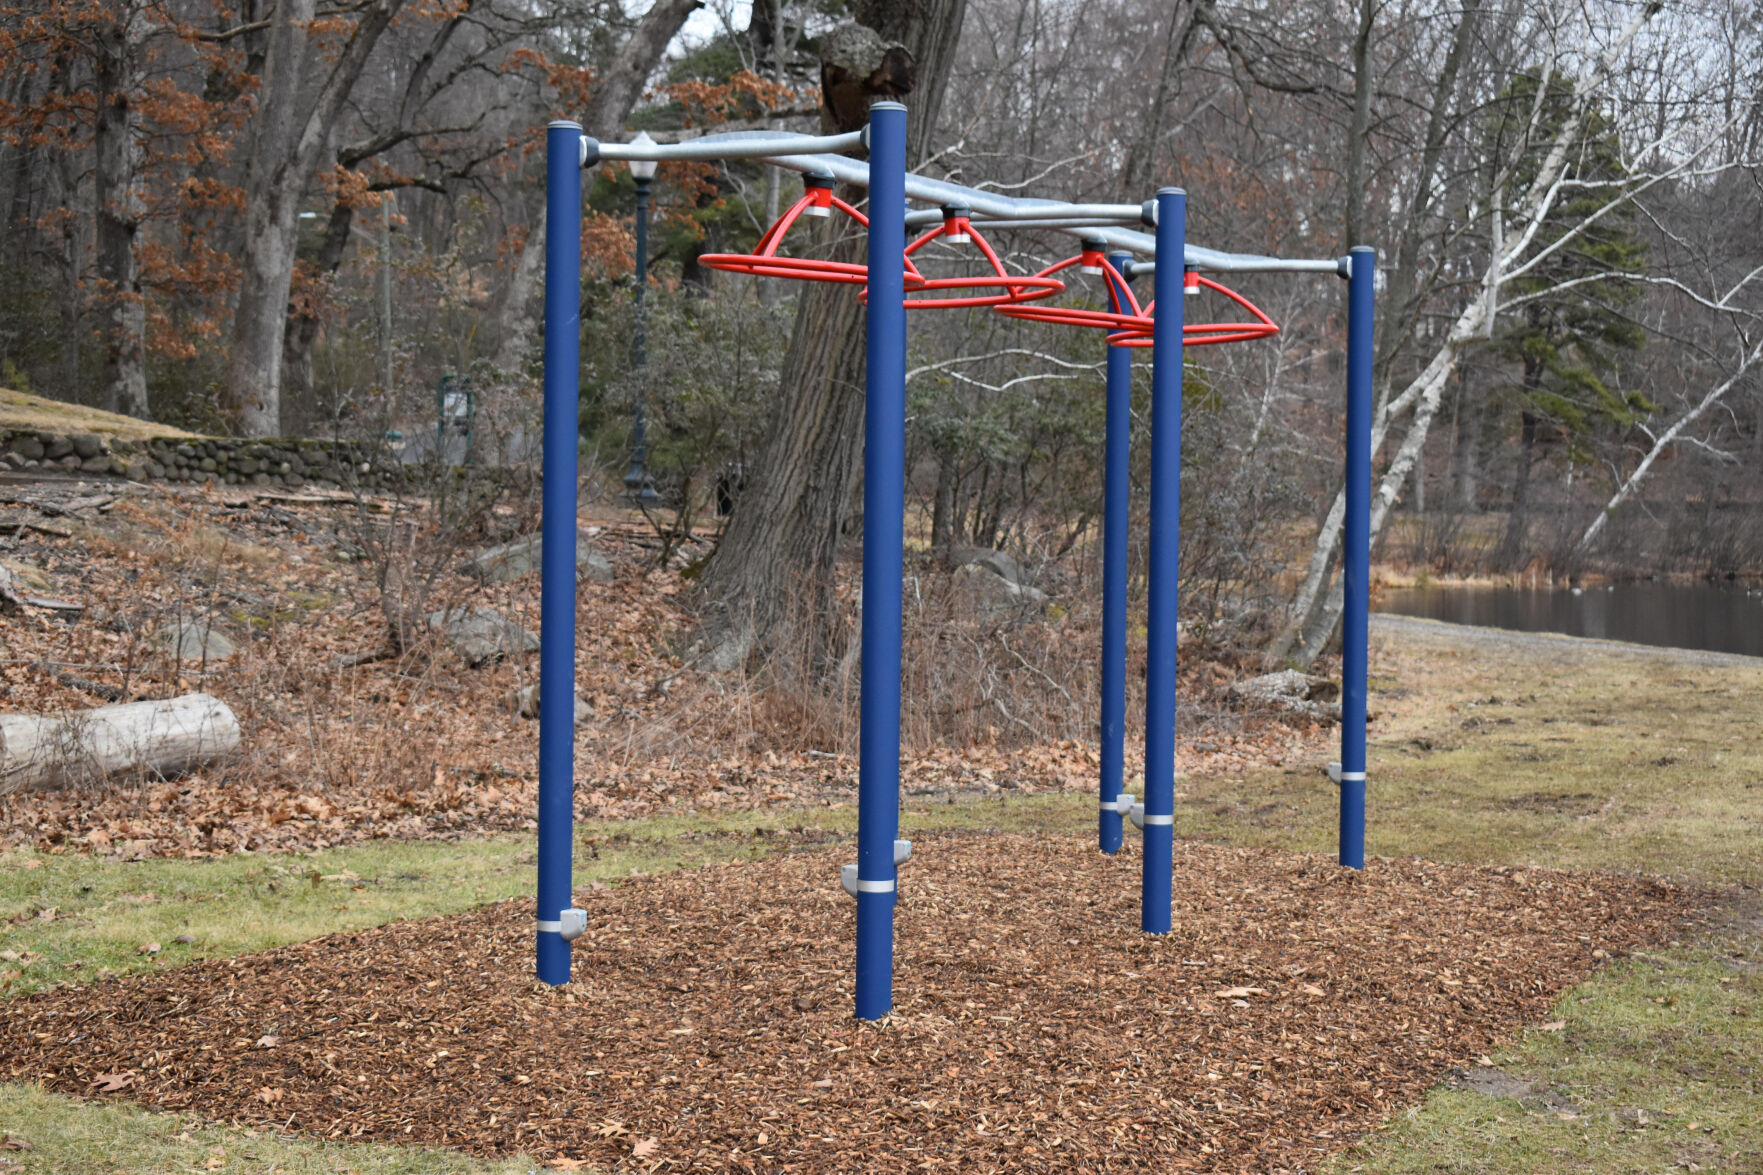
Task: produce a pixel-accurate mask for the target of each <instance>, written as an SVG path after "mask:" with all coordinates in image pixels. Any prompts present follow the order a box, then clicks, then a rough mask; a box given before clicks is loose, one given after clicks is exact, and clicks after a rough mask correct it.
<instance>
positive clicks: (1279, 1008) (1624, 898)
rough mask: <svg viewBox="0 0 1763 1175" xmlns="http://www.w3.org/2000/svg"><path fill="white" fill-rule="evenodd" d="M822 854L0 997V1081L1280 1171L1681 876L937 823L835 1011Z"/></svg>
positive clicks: (844, 908)
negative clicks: (583, 919) (565, 916)
mask: <svg viewBox="0 0 1763 1175" xmlns="http://www.w3.org/2000/svg"><path fill="white" fill-rule="evenodd" d="M847 852H848V850H841V851H838V852H831V853H829V852H828V851H826V850H816V851H812V852H803V853H798V854H786V855H780V856H777V857H772V858H769V859H767V860H765V861H761V862H758V863H749V864H744V865H728V866H720V867H716V868H711V869H705V870H700V871H695V872H687V873H674V874H667V875H661V876H654V877H643V878H636V879H633V880H631V881H629V882H627V883H625V884H622V885H620V886H618V887H616V888H614V889H612V890H610V891H606V892H595V893H592V894H588V895H585V899H586V900H585V903H584V904H585V905H586V906H587V907H588V909H589V912H590V918H591V922H592V929H591V930H590V933H589V935H588V936H587V937H586V938H584V939H582V940H580V941H579V942H577V943H576V945H575V975H576V982H574V983H572V984H571V985H569V986H568V987H567V988H562V989H557V990H550V989H546V988H543V987H540V986H539V985H537V984H536V983H534V982H533V979H532V965H531V961H530V950H531V946H530V943H531V938H530V935H531V926H532V922H531V918H532V914H531V908H530V906H529V905H528V904H526V903H524V902H522V903H504V904H500V905H496V906H491V907H486V908H484V909H482V910H479V911H476V912H473V913H471V914H468V915H464V916H459V917H452V918H435V919H428V920H424V921H418V922H404V923H398V924H394V925H390V926H385V927H381V928H379V929H376V930H372V931H367V932H362V933H356V934H346V935H336V936H332V937H329V938H324V939H319V940H315V941H312V942H308V943H304V944H301V945H299V946H294V947H288V948H285V949H281V950H277V951H271V952H268V953H265V954H261V955H255V956H251V957H247V958H240V959H232V960H217V961H209V962H202V963H198V964H195V965H193V966H190V967H186V968H183V969H180V970H177V971H170V972H162V973H154V974H147V975H139V976H134V977H129V978H124V979H113V980H108V981H105V982H102V983H100V984H97V985H95V986H89V987H72V986H70V987H66V988H62V989H60V990H57V991H52V992H47V993H40V994H38V995H35V996H30V997H26V998H23V999H20V1000H17V1001H15V1002H12V1003H9V1004H8V1005H7V1006H6V1015H5V1016H4V1018H3V1019H0V1073H5V1074H6V1075H8V1076H9V1077H10V1078H11V1079H13V1080H31V1081H39V1082H42V1083H43V1084H44V1085H47V1086H49V1087H51V1088H53V1089H58V1090H63V1091H68V1092H73V1093H82V1094H87V1095H90V1096H97V1097H120V1098H125V1099H134V1100H138V1101H140V1102H142V1103H145V1104H147V1105H150V1106H154V1107H161V1108H165V1109H174V1110H180V1111H190V1112H196V1113H199V1114H203V1115H207V1116H209V1117H212V1118H216V1119H226V1120H231V1121H236V1122H243V1123H252V1124H255V1125H258V1126H267V1127H274V1128H278V1129H282V1130H287V1131H300V1132H306V1133H310V1134H316V1135H324V1136H328V1137H333V1138H364V1139H378V1140H386V1141H407V1142H412V1143H423V1144H430V1145H440V1146H447V1147H455V1148H459V1149H462V1150H467V1151H472V1152H476V1153H479V1154H486V1155H494V1154H507V1153H512V1152H517V1151H524V1152H527V1153H529V1154H532V1155H534V1156H536V1157H539V1158H541V1159H544V1160H547V1161H548V1162H549V1163H551V1164H552V1165H554V1166H560V1167H562V1168H564V1169H574V1165H575V1164H576V1163H580V1162H585V1163H586V1164H588V1165H589V1166H590V1167H592V1168H618V1169H623V1170H643V1171H651V1170H701V1171H766V1172H773V1171H780V1172H781V1171H788V1172H811V1171H824V1172H851V1171H866V1170H867V1171H907V1170H930V1171H935V1170H949V1171H957V1170H959V1171H1045V1170H1059V1171H1140V1170H1156V1171H1187V1170H1203V1171H1256V1172H1280V1171H1285V1172H1297V1171H1310V1170H1314V1169H1315V1167H1316V1165H1317V1162H1318V1160H1319V1159H1320V1158H1321V1157H1322V1156H1324V1155H1325V1154H1327V1153H1329V1152H1332V1151H1335V1150H1338V1149H1340V1148H1341V1147H1343V1146H1344V1145H1346V1144H1347V1143H1349V1142H1350V1141H1352V1140H1353V1139H1354V1138H1355V1137H1357V1136H1359V1135H1360V1134H1362V1133H1363V1132H1365V1131H1366V1130H1367V1129H1369V1128H1371V1127H1373V1126H1374V1125H1376V1124H1377V1123H1378V1122H1380V1121H1381V1120H1383V1119H1384V1118H1385V1117H1387V1116H1388V1115H1389V1114H1390V1113H1391V1112H1392V1111H1394V1110H1395V1109H1397V1108H1398V1107H1401V1106H1403V1105H1407V1104H1411V1103H1413V1102H1415V1101H1416V1100H1417V1099H1419V1098H1420V1097H1421V1096H1422V1094H1423V1093H1424V1091H1425V1090H1426V1089H1427V1088H1428V1087H1429V1086H1431V1085H1433V1084H1434V1083H1436V1082H1437V1081H1439V1080H1440V1079H1441V1078H1442V1077H1443V1076H1444V1075H1445V1073H1446V1072H1447V1070H1449V1069H1451V1068H1452V1067H1454V1066H1459V1065H1462V1064H1464V1063H1466V1062H1469V1061H1472V1060H1473V1058H1475V1057H1476V1056H1477V1055H1478V1054H1481V1053H1483V1052H1485V1051H1487V1050H1490V1049H1492V1048H1494V1047H1496V1046H1497V1045H1498V1044H1499V1043H1501V1042H1502V1041H1505V1040H1509V1039H1511V1038H1512V1037H1513V1036H1514V1035H1515V1033H1516V1032H1517V1031H1518V1030H1519V1029H1520V1028H1521V1026H1523V1025H1526V1024H1533V1025H1534V1024H1536V1023H1540V1022H1541V1021H1543V1020H1547V1019H1549V1018H1550V1017H1549V1015H1548V1011H1549V1008H1550V1005H1551V1001H1552V1000H1553V999H1554V998H1555V997H1556V996H1557V995H1558V994H1559V993H1560V992H1561V991H1563V990H1564V989H1565V988H1567V987H1569V986H1571V985H1572V984H1574V983H1576V982H1577V981H1579V980H1580V979H1582V978H1583V977H1584V976H1585V975H1586V974H1587V973H1588V972H1589V971H1591V970H1592V969H1593V968H1594V967H1596V966H1598V965H1599V964H1600V961H1601V960H1602V959H1604V958H1607V957H1612V956H1615V955H1618V954H1620V953H1622V952H1624V951H1626V950H1629V949H1632V948H1635V947H1637V946H1639V945H1642V944H1647V943H1651V942H1655V941H1659V940H1662V939H1665V938H1669V937H1670V935H1671V933H1672V929H1673V927H1676V926H1679V925H1681V924H1682V920H1683V919H1684V917H1685V916H1686V912H1687V910H1688V909H1689V906H1690V904H1691V900H1692V898H1693V895H1690V894H1687V893H1685V892H1684V891H1680V890H1674V889H1671V888H1668V887H1665V886H1661V885H1657V884H1653V883H1650V882H1646V881H1638V880H1636V879H1634V878H1617V877H1607V876H1600V875H1591V874H1568V873H1556V872H1548V871H1542V870H1536V871H1531V872H1517V871H1511V870H1495V869H1477V868H1470V867H1466V866H1458V865H1439V864H1432V863H1427V862H1418V861H1386V860H1378V861H1373V862H1372V864H1371V867H1370V869H1368V870H1367V871H1366V872H1364V873H1363V874H1355V873H1350V872H1346V871H1343V870H1341V869H1339V868H1337V867H1335V865H1334V864H1333V863H1332V862H1330V861H1328V860H1327V859H1325V858H1321V857H1305V856H1298V855H1293V854H1284V853H1274V852H1266V851H1258V850H1244V849H1232V848H1219V847H1213V846H1205V845H1199V844H1178V845H1177V846H1176V877H1175V893H1176V911H1175V929H1174V931H1173V932H1172V933H1171V934H1169V935H1168V936H1166V937H1162V938H1148V937H1146V936H1143V935H1141V934H1140V933H1139V932H1138V929H1137V926H1138V877H1139V862H1138V849H1137V844H1136V842H1131V843H1129V845H1128V848H1127V849H1126V850H1125V851H1124V852H1122V853H1121V854H1120V855H1119V856H1118V857H1116V858H1112V859H1110V858H1105V857H1102V856H1100V855H1099V854H1098V853H1096V851H1095V850H1094V848H1093V847H1092V846H1090V845H1089V844H1087V843H1085V842H1083V841H1080V840H1078V839H1075V838H1051V837H1039V838H1033V837H1023V836H999V835H990V836H988V835H977V834H974V835H948V836H940V837H935V838H931V839H927V840H924V841H922V842H920V843H919V845H918V847H917V851H916V853H915V855H914V858H913V860H912V862H911V863H910V864H909V865H907V866H905V868H904V869H903V870H902V894H901V900H900V906H899V910H898V943H899V954H898V962H897V965H896V981H895V1000H896V1012H895V1014H894V1016H893V1017H892V1018H891V1019H890V1020H889V1021H887V1022H885V1023H884V1024H883V1025H881V1026H874V1025H860V1024H858V1023H857V1022H855V1021H854V1020H853V1019H852V1018H851V1015H850V998H851V996H850V966H851V935H852V918H853V915H852V905H851V903H850V901H849V900H848V899H847V898H846V897H845V896H844V895H843V894H842V893H841V892H840V891H839V889H838V886H837V881H836V866H837V865H838V864H839V862H840V861H841V860H842V859H843V858H844V856H845V855H846V854H847Z"/></svg>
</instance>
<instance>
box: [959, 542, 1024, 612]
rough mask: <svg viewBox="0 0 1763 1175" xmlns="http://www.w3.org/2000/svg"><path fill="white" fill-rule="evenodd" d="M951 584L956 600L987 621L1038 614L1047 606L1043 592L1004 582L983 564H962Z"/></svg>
mask: <svg viewBox="0 0 1763 1175" xmlns="http://www.w3.org/2000/svg"><path fill="white" fill-rule="evenodd" d="M994 553H996V552H994ZM1006 558H1008V556H1006ZM952 582H953V584H954V588H955V594H956V596H957V597H958V598H965V599H966V600H968V601H970V602H971V603H972V604H973V605H974V606H975V607H977V608H978V609H979V611H980V612H981V613H983V614H984V615H985V616H986V618H987V619H992V620H995V619H998V618H999V617H1001V616H1007V615H1010V614H1012V613H1027V612H1039V611H1040V610H1041V609H1043V608H1045V607H1046V606H1047V593H1046V592H1043V591H1042V590H1041V589H1039V588H1037V587H1030V586H1028V585H1026V584H1020V583H1016V582H1014V581H1012V580H1009V579H1006V578H1005V577H1004V576H1002V575H1000V574H999V573H998V572H996V571H994V570H993V569H992V568H991V567H990V566H989V565H987V564H985V563H977V562H976V563H964V564H962V565H961V566H960V567H957V568H956V569H955V574H954V576H953V577H952Z"/></svg>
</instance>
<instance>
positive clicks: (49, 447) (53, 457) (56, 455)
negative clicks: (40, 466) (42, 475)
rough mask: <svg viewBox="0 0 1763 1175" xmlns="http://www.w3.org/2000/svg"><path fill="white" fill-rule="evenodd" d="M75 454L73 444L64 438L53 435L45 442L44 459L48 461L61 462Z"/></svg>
mask: <svg viewBox="0 0 1763 1175" xmlns="http://www.w3.org/2000/svg"><path fill="white" fill-rule="evenodd" d="M72 452H73V442H72V441H70V440H68V439H67V438H66V437H64V436H55V435H52V436H50V438H49V439H48V440H47V441H45V442H44V449H43V457H44V459H45V460H48V461H59V460H61V459H62V458H63V457H66V456H67V455H68V454H70V453H72Z"/></svg>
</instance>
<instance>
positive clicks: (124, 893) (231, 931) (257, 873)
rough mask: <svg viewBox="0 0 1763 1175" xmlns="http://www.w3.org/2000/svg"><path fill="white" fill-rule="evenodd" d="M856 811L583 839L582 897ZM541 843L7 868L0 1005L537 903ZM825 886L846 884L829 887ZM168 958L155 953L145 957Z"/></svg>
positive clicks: (808, 839) (1026, 818) (1055, 818)
mask: <svg viewBox="0 0 1763 1175" xmlns="http://www.w3.org/2000/svg"><path fill="white" fill-rule="evenodd" d="M1092 807H1093V801H1092V802H1091V805H1084V804H1082V803H1081V802H1080V801H1079V800H1077V799H1076V798H1075V797H1046V798H1042V797H1033V798H1027V799H1019V800H1008V799H1004V798H998V799H992V800H982V801H974V802H971V803H965V804H935V805H923V806H917V807H911V806H909V807H908V808H907V809H906V811H905V814H904V815H903V817H902V821H901V825H902V828H903V830H904V833H905V835H908V836H910V835H911V834H912V833H913V831H914V830H918V829H937V828H965V829H992V830H998V831H1023V830H1040V831H1073V830H1079V829H1082V828H1084V827H1086V824H1085V823H1084V822H1085V821H1086V820H1088V819H1091V817H1090V815H1089V813H1090V811H1091V808H1092ZM856 826H857V814H856V810H855V809H854V808H852V807H849V806H845V807H839V808H831V809H814V810H812V811H784V812H764V813H755V812H743V813H734V814H728V815H719V816H661V817H655V818H653V819H650V820H643V821H626V822H616V821H585V822H583V823H581V824H579V825H578V826H577V832H578V834H579V835H578V838H577V845H576V861H575V877H576V883H577V885H578V887H586V886H589V885H592V884H594V883H600V884H616V883H617V881H618V880H619V879H621V878H625V877H628V876H630V875H631V874H632V873H654V872H659V871H662V870H667V869H681V868H690V867H693V866H699V865H706V864H710V863H713V862H716V861H727V860H733V859H736V858H744V859H749V860H751V859H754V858H757V857H760V856H763V855H765V854H767V853H770V852H774V851H780V850H788V849H793V848H801V847H814V846H816V845H818V844H821V843H824V842H825V841H827V840H829V839H840V838H848V837H850V836H851V835H852V834H854V832H855V830H856ZM533 868H534V863H533V843H532V840H531V838H530V837H520V838H497V839H493V840H482V841H457V842H433V841H372V842H368V843H366V844H361V845H355V846H352V847H349V848H339V849H328V850H326V851H324V852H321V853H314V854H310V855H255V854H245V855H238V856H230V857H220V858H212V859H205V860H193V861H180V860H147V861H128V862H121V861H112V860H107V859H105V858H101V857H92V856H85V855H76V854H51V853H22V852H10V853H0V993H4V994H5V995H19V994H23V993H25V992H30V991H35V990H38V989H40V988H43V987H45V986H48V985H50V984H54V983H58V982H61V981H64V980H73V981H86V980H90V979H93V978H97V977H99V976H103V975H110V974H126V973H129V972H134V971H145V970H151V969H156V968H161V967H170V966H176V965H178V964H180V963H187V962H190V961H191V960H194V959H199V958H224V957H229V956H232V955H238V954H243V953H246V952H250V951H261V950H267V949H268V948H270V947H275V946H281V945H283V944H286V943H291V942H303V941H305V940H307V939H311V938H317V937H318V936H320V935H324V934H333V933H337V932H339V931H345V930H358V929H362V928H364V927H369V926H378V925H380V924H382V923H385V922H390V921H394V920H396V919H399V918H423V917H427V916H429V915H431V914H448V913H457V912H459V911H461V910H468V909H471V908H472V907H474V906H480V905H484V904H486V903H488V902H495V901H501V900H503V899H506V898H516V897H524V896H526V895H529V894H531V893H532V888H533V882H534V875H533ZM828 884H837V881H836V879H833V878H829V882H828ZM151 944H157V945H158V950H157V951H156V952H150V951H147V950H144V949H143V948H146V947H148V946H150V945H151Z"/></svg>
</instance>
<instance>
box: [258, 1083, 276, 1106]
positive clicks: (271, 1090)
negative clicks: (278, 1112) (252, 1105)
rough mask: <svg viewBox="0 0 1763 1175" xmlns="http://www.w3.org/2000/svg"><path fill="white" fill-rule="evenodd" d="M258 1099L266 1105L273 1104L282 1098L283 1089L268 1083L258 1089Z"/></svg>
mask: <svg viewBox="0 0 1763 1175" xmlns="http://www.w3.org/2000/svg"><path fill="white" fill-rule="evenodd" d="M257 1100H258V1101H260V1102H262V1103H263V1104H264V1105H266V1106H273V1105H275V1104H276V1103H277V1102H279V1101H281V1100H282V1091H281V1090H279V1089H277V1088H276V1087H275V1086H273V1085H266V1086H264V1087H263V1088H262V1089H260V1090H258V1091H257Z"/></svg>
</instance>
